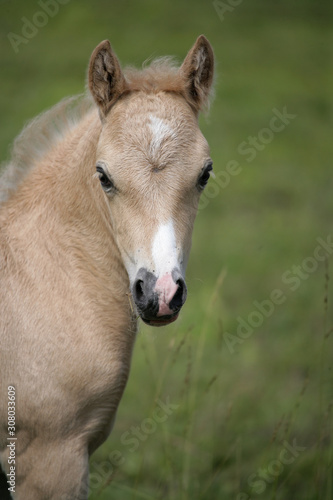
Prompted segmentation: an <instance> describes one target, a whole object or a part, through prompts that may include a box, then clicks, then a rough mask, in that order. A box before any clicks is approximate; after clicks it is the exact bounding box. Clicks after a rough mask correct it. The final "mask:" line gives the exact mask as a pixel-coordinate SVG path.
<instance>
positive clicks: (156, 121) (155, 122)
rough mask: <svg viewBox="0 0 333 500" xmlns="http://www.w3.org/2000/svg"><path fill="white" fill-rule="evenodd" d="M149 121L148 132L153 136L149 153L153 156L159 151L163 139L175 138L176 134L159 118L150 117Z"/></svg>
mask: <svg viewBox="0 0 333 500" xmlns="http://www.w3.org/2000/svg"><path fill="white" fill-rule="evenodd" d="M149 120H150V123H149V126H150V130H151V131H152V134H153V138H152V141H151V143H150V151H151V153H152V154H154V153H156V152H157V151H158V150H159V148H160V147H161V144H162V142H163V141H164V140H165V139H168V138H170V139H172V138H174V137H176V133H175V131H174V130H173V129H172V128H171V127H170V126H169V125H168V124H167V123H166V122H165V121H164V120H161V118H158V117H157V116H154V115H150V116H149Z"/></svg>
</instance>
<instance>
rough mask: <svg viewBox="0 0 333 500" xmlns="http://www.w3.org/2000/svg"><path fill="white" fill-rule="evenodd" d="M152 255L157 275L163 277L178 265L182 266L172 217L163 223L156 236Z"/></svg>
mask: <svg viewBox="0 0 333 500" xmlns="http://www.w3.org/2000/svg"><path fill="white" fill-rule="evenodd" d="M152 257H153V263H154V269H153V270H152V271H154V274H155V276H157V277H161V276H163V275H164V274H165V273H167V272H168V273H171V272H172V270H173V269H174V268H175V267H177V268H181V263H180V262H178V250H177V242H176V235H175V230H174V227H173V222H172V220H171V219H170V220H169V222H167V223H166V224H161V225H160V226H159V228H158V230H157V232H156V234H155V236H154V239H153V245H152Z"/></svg>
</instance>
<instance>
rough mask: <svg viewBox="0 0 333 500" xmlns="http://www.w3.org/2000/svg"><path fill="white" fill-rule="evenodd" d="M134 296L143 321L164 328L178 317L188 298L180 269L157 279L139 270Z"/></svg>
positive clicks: (150, 273) (148, 272) (145, 271)
mask: <svg viewBox="0 0 333 500" xmlns="http://www.w3.org/2000/svg"><path fill="white" fill-rule="evenodd" d="M132 295H133V298H134V302H135V304H136V307H137V309H138V312H139V314H140V317H141V319H142V320H143V321H144V322H145V323H147V324H148V325H151V326H164V325H168V324H169V323H171V322H172V321H175V320H176V319H177V317H178V313H179V311H180V309H181V308H182V306H183V305H184V302H185V300H186V296H187V289H186V284H185V281H184V279H183V277H182V275H181V273H180V271H179V270H178V269H173V271H172V272H171V273H165V274H164V275H163V276H161V277H159V278H157V277H156V276H155V275H154V274H153V273H152V272H150V271H147V269H145V268H143V267H142V268H141V269H139V271H138V273H137V275H136V279H135V281H134V284H133V287H132Z"/></svg>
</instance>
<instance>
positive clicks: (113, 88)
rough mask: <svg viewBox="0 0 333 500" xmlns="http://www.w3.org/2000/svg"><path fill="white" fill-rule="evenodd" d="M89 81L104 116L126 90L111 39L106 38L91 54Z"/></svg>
mask: <svg viewBox="0 0 333 500" xmlns="http://www.w3.org/2000/svg"><path fill="white" fill-rule="evenodd" d="M88 82H89V89H90V92H91V94H92V96H93V98H94V99H95V102H96V104H97V105H98V106H99V109H100V112H101V115H102V117H104V116H106V115H107V113H108V112H109V110H110V108H111V106H112V105H113V104H114V103H115V102H116V100H117V99H118V97H120V96H121V94H123V93H124V92H125V90H126V80H125V77H124V75H123V72H122V70H121V67H120V63H119V61H118V58H117V56H116V55H115V53H114V52H113V50H112V49H111V45H110V42H109V40H104V42H101V43H100V44H99V45H97V47H96V49H95V50H94V52H93V53H92V55H91V58H90V63H89V73H88Z"/></svg>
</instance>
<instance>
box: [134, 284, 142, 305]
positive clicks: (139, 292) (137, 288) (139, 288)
mask: <svg viewBox="0 0 333 500" xmlns="http://www.w3.org/2000/svg"><path fill="white" fill-rule="evenodd" d="M134 290H135V298H136V300H140V299H142V297H143V296H144V291H143V281H142V280H137V281H136V283H135V287H134Z"/></svg>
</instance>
